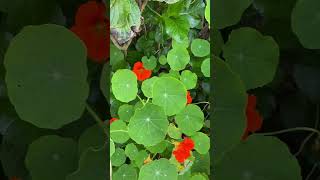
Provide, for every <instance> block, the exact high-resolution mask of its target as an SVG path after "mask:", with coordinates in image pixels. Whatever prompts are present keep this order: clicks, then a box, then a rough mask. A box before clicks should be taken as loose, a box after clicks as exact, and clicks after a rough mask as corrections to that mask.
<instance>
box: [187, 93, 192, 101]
mask: <svg viewBox="0 0 320 180" xmlns="http://www.w3.org/2000/svg"><path fill="white" fill-rule="evenodd" d="M191 103H192V97H191V95H190V92H189V91H187V104H191Z"/></svg>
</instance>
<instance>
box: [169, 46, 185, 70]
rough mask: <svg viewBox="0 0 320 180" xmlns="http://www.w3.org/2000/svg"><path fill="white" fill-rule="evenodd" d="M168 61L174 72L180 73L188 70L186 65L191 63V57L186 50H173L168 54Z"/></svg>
mask: <svg viewBox="0 0 320 180" xmlns="http://www.w3.org/2000/svg"><path fill="white" fill-rule="evenodd" d="M167 61H168V64H169V65H170V68H171V69H172V70H174V71H180V70H183V69H184V68H186V65H187V64H188V63H189V62H190V55H189V52H188V51H187V49H185V48H182V47H177V48H173V49H171V50H170V51H169V52H168V55H167Z"/></svg>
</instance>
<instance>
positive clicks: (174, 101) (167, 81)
mask: <svg viewBox="0 0 320 180" xmlns="http://www.w3.org/2000/svg"><path fill="white" fill-rule="evenodd" d="M186 97H187V89H186V87H185V86H184V85H183V84H182V82H181V81H179V80H177V79H175V78H172V77H161V78H159V79H158V80H157V81H156V82H155V83H154V85H153V100H152V103H153V104H156V105H158V106H161V107H163V108H164V111H165V113H166V115H167V116H172V115H175V114H177V113H179V112H180V111H181V110H183V108H184V107H185V106H186V104H187V98H186Z"/></svg>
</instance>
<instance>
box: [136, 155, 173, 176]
mask: <svg viewBox="0 0 320 180" xmlns="http://www.w3.org/2000/svg"><path fill="white" fill-rule="evenodd" d="M168 179H170V180H177V179H178V173H177V171H176V167H175V166H174V165H173V164H171V163H170V162H169V160H167V159H159V160H155V161H152V162H150V163H148V164H146V165H144V166H142V168H141V170H140V173H139V180H168Z"/></svg>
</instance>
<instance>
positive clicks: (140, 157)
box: [134, 150, 149, 168]
mask: <svg viewBox="0 0 320 180" xmlns="http://www.w3.org/2000/svg"><path fill="white" fill-rule="evenodd" d="M148 156H149V155H148V153H147V151H146V150H141V151H139V152H138V154H137V156H136V158H135V159H134V163H135V165H136V166H137V167H139V168H140V167H141V166H142V165H143V163H144V160H146V159H147V158H148Z"/></svg>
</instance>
